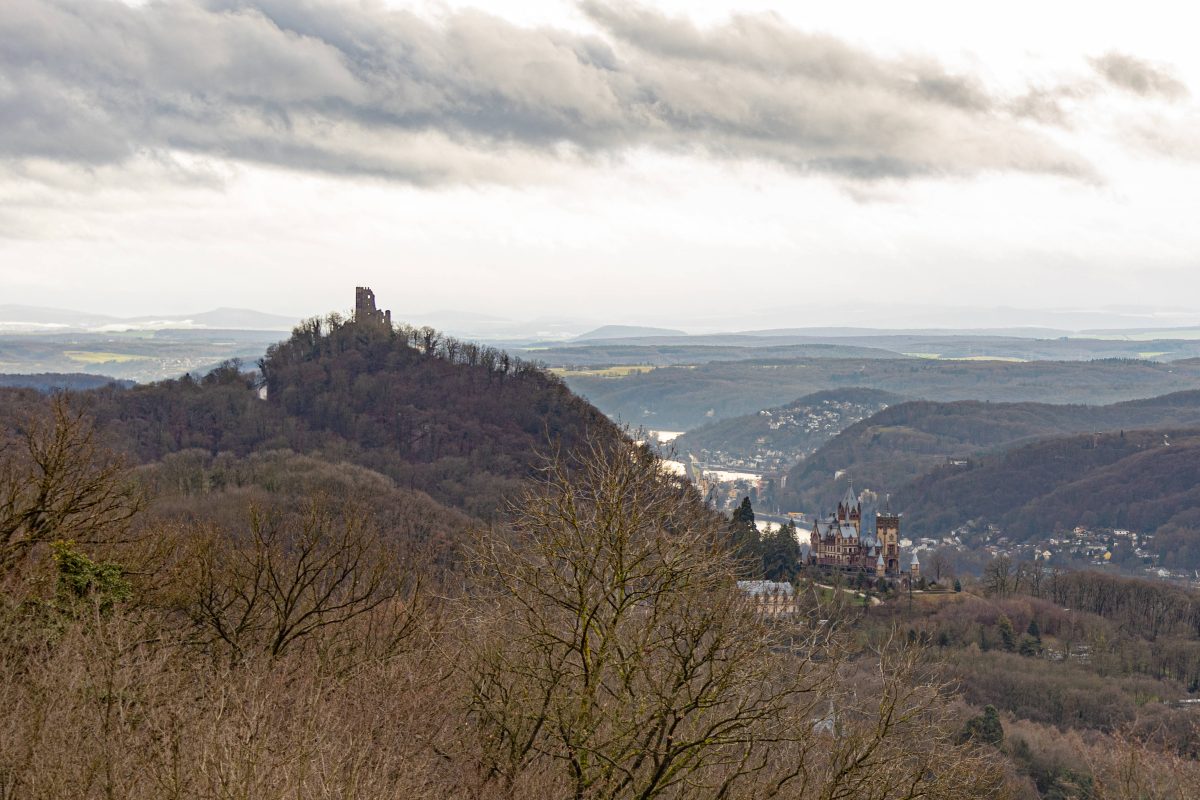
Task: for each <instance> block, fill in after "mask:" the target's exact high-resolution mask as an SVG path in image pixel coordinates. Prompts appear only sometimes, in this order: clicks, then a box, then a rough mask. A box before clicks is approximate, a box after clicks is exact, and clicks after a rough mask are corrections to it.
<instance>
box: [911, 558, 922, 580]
mask: <svg viewBox="0 0 1200 800" xmlns="http://www.w3.org/2000/svg"><path fill="white" fill-rule="evenodd" d="M908 575H909V580H913V581H916V580H920V578H921V559H919V558H917V554H916V553H913V555H912V561H910V562H909V564H908Z"/></svg>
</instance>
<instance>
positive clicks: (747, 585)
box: [737, 581, 795, 597]
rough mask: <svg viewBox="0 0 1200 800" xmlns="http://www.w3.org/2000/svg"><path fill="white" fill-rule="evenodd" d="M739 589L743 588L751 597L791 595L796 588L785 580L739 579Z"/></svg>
mask: <svg viewBox="0 0 1200 800" xmlns="http://www.w3.org/2000/svg"><path fill="white" fill-rule="evenodd" d="M737 587H738V589H741V590H742V591H743V592H745V593H746V594H748V595H750V596H751V597H758V596H760V595H784V596H786V597H791V596H792V593H793V592H794V591H795V588H794V587H793V586H792V585H791V584H790V583H786V582H784V581H738V582H737Z"/></svg>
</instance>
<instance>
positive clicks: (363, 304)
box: [354, 286, 392, 328]
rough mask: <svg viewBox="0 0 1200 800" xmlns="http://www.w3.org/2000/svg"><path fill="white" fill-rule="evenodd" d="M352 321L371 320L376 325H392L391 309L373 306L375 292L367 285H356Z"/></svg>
mask: <svg viewBox="0 0 1200 800" xmlns="http://www.w3.org/2000/svg"><path fill="white" fill-rule="evenodd" d="M354 321H355V322H371V323H375V324H376V325H386V326H388V327H389V328H390V327H392V312H391V309H388V310H386V311H381V310H379V309H377V308H375V293H374V292H373V291H371V287H369V286H358V287H356V288H355V290H354Z"/></svg>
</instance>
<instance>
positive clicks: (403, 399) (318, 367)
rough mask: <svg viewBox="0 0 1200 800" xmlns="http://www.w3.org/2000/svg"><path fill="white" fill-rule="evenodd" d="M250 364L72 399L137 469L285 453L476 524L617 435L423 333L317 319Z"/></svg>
mask: <svg viewBox="0 0 1200 800" xmlns="http://www.w3.org/2000/svg"><path fill="white" fill-rule="evenodd" d="M259 368H260V369H259V373H258V374H252V373H248V372H243V371H242V370H241V368H240V367H239V365H238V364H237V363H235V362H230V363H227V364H225V365H223V366H221V367H218V368H217V369H214V370H212V371H211V372H209V373H208V374H207V375H205V376H204V377H203V378H200V379H195V378H192V377H190V376H185V377H183V378H180V379H177V380H170V381H162V382H159V383H154V384H148V385H143V386H137V387H134V388H131V389H119V388H108V389H102V390H100V391H96V392H89V393H87V394H86V395H83V396H81V398H80V402H81V403H82V404H83V406H84V407H85V408H86V409H87V411H88V413H89V414H90V415H92V416H93V417H94V418H95V419H96V421H97V424H98V426H99V428H100V431H101V435H102V436H103V437H104V438H105V440H106V442H107V443H108V444H109V445H110V446H111V447H113V448H114V449H116V450H118V451H120V452H123V453H127V454H128V455H129V456H130V457H131V458H132V459H133V460H134V461H136V462H138V463H151V462H155V461H158V460H160V459H162V458H164V457H165V456H167V455H168V454H171V453H178V452H182V451H188V450H198V451H201V452H204V453H207V454H208V455H209V456H211V457H216V456H218V455H223V456H225V457H237V458H244V457H246V456H249V455H251V454H254V453H258V452H265V451H270V450H281V449H286V450H290V451H293V452H296V453H305V454H313V455H317V456H319V457H321V458H323V459H325V460H329V461H345V462H349V463H352V464H356V465H359V466H362V467H366V468H368V469H371V470H374V471H375V472H378V473H380V474H382V475H385V476H387V477H388V478H389V479H391V480H392V481H394V482H395V483H396V484H397V485H399V486H402V487H405V488H408V489H412V490H418V491H423V492H427V493H428V494H429V495H431V496H432V497H433V498H435V499H436V500H437V501H438V502H440V503H442V504H445V505H449V506H452V507H454V508H459V509H462V510H464V511H466V512H467V513H469V514H471V515H474V516H483V517H489V516H490V515H492V514H494V513H495V511H496V510H497V509H499V508H500V507H502V506H503V504H504V502H505V501H506V498H508V497H509V496H511V494H512V493H513V492H515V491H516V487H517V486H518V484H519V483H520V481H521V480H522V479H524V478H526V477H527V476H528V475H529V474H530V473H531V471H532V469H533V465H534V464H535V463H537V459H538V453H539V452H540V451H544V450H546V449H547V448H549V447H551V446H560V447H573V446H575V445H577V444H578V443H579V442H582V441H583V440H584V438H585V437H586V436H587V435H588V434H589V433H591V434H594V435H598V436H616V435H618V433H617V429H616V427H615V426H614V425H613V424H612V423H611V422H609V421H608V420H607V419H606V418H605V417H604V416H603V415H602V414H600V413H599V412H598V411H596V409H594V408H592V407H591V406H590V405H588V404H587V403H586V402H585V401H583V400H581V399H579V398H578V397H576V396H574V395H573V394H571V392H570V391H569V390H568V389H567V388H566V387H565V386H564V385H563V384H562V382H561V381H559V380H558V379H557V378H555V377H554V376H553V375H551V374H548V373H546V372H544V371H543V370H541V369H539V368H537V367H536V366H534V365H532V364H530V363H528V362H524V361H520V360H517V359H513V358H511V357H510V356H508V355H507V354H505V353H502V352H500V351H497V350H493V349H491V348H485V347H481V346H479V345H476V344H473V343H466V342H460V341H458V340H456V339H453V338H451V337H447V336H444V335H442V334H441V333H439V332H437V331H434V330H433V329H429V328H426V329H411V328H397V329H395V330H388V329H386V328H384V327H382V326H372V325H360V324H356V323H353V322H349V321H346V320H343V319H341V318H339V317H337V316H332V317H330V318H328V319H324V320H321V319H314V320H310V321H308V322H305V323H303V324H302V325H300V326H299V327H298V328H297V329H296V330H295V332H294V333H293V334H292V336H291V337H290V338H289V339H288V340H287V341H284V342H281V343H279V344H276V345H273V346H272V347H270V348H269V350H268V352H267V354H266V356H265V357H264V358H263V359H262V361H261V363H260V364H259ZM264 397H265V399H264ZM10 405H11V403H10Z"/></svg>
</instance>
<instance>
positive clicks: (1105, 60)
mask: <svg viewBox="0 0 1200 800" xmlns="http://www.w3.org/2000/svg"><path fill="white" fill-rule="evenodd" d="M1090 61H1091V64H1092V68H1093V69H1095V70H1096V72H1098V73H1099V74H1100V76H1101V77H1102V78H1104V79H1105V80H1106V81H1108V82H1109V83H1111V84H1112V85H1113V86H1116V87H1118V88H1120V89H1124V90H1125V91H1128V92H1133V93H1134V94H1139V95H1142V96H1143V97H1146V96H1151V95H1159V96H1161V97H1165V98H1167V99H1169V100H1177V99H1179V98H1182V97H1186V96H1187V94H1188V90H1187V87H1186V86H1184V85H1183V84H1182V83H1181V82H1179V81H1178V80H1177V79H1176V78H1174V77H1173V76H1172V75H1171V74H1170V73H1168V72H1166V71H1165V70H1163V69H1161V68H1159V67H1156V66H1155V65H1153V64H1151V63H1150V62H1148V61H1143V60H1142V59H1139V58H1134V57H1133V56H1130V55H1125V54H1124V53H1116V52H1110V53H1105V54H1104V55H1102V56H1100V57H1098V58H1093V59H1090Z"/></svg>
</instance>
